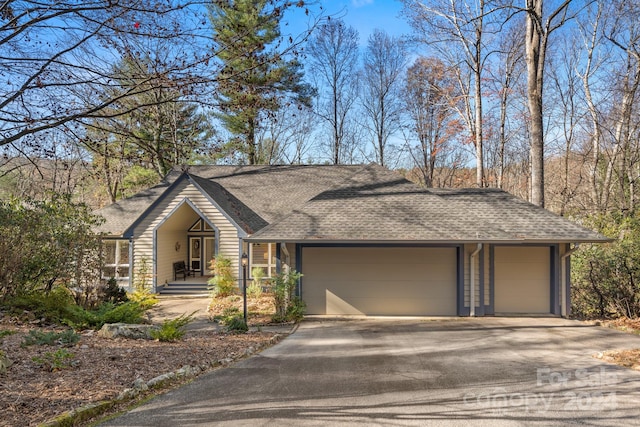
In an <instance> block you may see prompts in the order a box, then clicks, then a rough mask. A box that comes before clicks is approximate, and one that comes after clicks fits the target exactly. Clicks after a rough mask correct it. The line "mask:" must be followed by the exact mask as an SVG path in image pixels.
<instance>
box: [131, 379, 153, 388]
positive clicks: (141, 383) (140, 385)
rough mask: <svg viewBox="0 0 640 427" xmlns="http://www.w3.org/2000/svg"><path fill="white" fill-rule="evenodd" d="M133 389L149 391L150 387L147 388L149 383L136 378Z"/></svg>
mask: <svg viewBox="0 0 640 427" xmlns="http://www.w3.org/2000/svg"><path fill="white" fill-rule="evenodd" d="M133 388H134V389H135V390H139V391H147V390H148V389H149V386H147V383H146V382H145V381H144V380H143V379H142V378H136V379H135V381H134V382H133Z"/></svg>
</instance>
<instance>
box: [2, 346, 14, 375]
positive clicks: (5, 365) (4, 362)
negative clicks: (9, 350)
mask: <svg viewBox="0 0 640 427" xmlns="http://www.w3.org/2000/svg"><path fill="white" fill-rule="evenodd" d="M11 365H13V361H12V360H11V359H9V358H8V357H7V355H6V354H4V353H3V352H2V351H0V373H2V372H7V368H8V367H9V366H11Z"/></svg>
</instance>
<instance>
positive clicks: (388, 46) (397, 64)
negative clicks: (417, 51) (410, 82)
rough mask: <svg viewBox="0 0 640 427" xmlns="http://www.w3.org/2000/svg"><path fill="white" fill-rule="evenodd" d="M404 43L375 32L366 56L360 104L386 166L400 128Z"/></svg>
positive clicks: (404, 55)
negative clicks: (394, 135) (396, 133)
mask: <svg viewBox="0 0 640 427" xmlns="http://www.w3.org/2000/svg"><path fill="white" fill-rule="evenodd" d="M406 61H407V60H406V51H405V48H404V43H403V42H402V40H401V39H400V38H398V37H391V36H389V35H388V34H387V33H385V32H384V31H382V30H375V31H374V32H373V34H371V36H369V40H368V43H367V49H366V51H365V53H364V57H363V69H362V83H361V85H362V89H361V94H360V97H361V101H362V109H363V111H364V112H365V114H366V116H367V125H366V127H367V128H369V131H370V133H371V134H372V137H373V146H374V150H375V153H376V161H377V162H378V163H379V164H380V165H382V166H385V165H386V158H385V154H386V151H387V144H388V141H389V138H390V137H391V136H392V135H393V134H394V133H395V132H396V131H397V130H398V129H399V126H400V115H401V103H400V96H399V95H400V89H401V82H402V73H403V72H404V70H405V65H406Z"/></svg>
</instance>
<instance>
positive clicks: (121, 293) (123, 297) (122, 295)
mask: <svg viewBox="0 0 640 427" xmlns="http://www.w3.org/2000/svg"><path fill="white" fill-rule="evenodd" d="M101 299H102V301H103V302H112V303H115V304H117V303H120V302H127V301H129V297H128V296H127V291H125V290H124V289H122V288H121V287H120V285H118V281H117V280H116V279H115V278H113V277H112V278H110V279H109V280H107V284H106V285H105V286H104V288H103V289H102V298H101Z"/></svg>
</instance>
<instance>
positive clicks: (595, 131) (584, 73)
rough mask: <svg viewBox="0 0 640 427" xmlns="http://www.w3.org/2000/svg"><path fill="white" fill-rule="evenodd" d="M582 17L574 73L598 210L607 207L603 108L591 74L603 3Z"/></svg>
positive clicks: (594, 68)
mask: <svg viewBox="0 0 640 427" xmlns="http://www.w3.org/2000/svg"><path fill="white" fill-rule="evenodd" d="M589 12H590V13H588V14H587V16H586V18H585V20H582V21H579V22H578V24H579V27H578V28H579V29H580V31H579V34H580V37H581V39H582V43H583V45H584V49H583V52H584V55H585V58H584V64H583V66H582V67H576V70H575V72H576V74H577V75H578V77H579V78H580V79H581V80H582V88H583V91H584V97H585V102H586V105H587V110H588V112H589V119H590V121H591V128H592V131H591V163H590V170H589V183H590V184H591V185H590V186H591V189H590V192H591V203H592V206H593V207H595V209H596V210H597V211H603V210H605V209H606V205H605V204H604V199H605V195H604V191H605V189H604V187H603V186H602V185H601V182H602V180H600V179H599V175H600V172H599V170H600V162H601V153H602V149H601V145H602V142H603V135H602V133H603V129H602V127H603V123H602V112H601V110H600V109H599V108H598V106H597V105H596V101H595V99H594V96H593V91H592V85H593V82H592V78H593V76H594V75H595V74H596V73H597V71H598V70H599V69H600V67H601V66H602V65H603V61H602V60H600V61H599V60H598V58H597V57H596V49H597V47H598V46H599V45H601V44H602V35H601V21H602V14H603V7H602V4H601V3H596V8H595V11H593V12H592V11H591V10H589ZM579 68H581V69H579Z"/></svg>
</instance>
